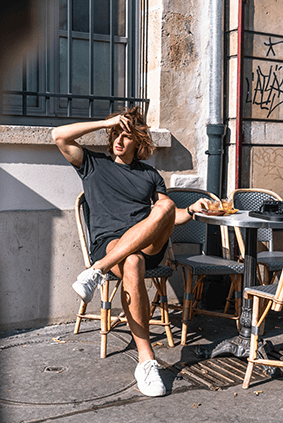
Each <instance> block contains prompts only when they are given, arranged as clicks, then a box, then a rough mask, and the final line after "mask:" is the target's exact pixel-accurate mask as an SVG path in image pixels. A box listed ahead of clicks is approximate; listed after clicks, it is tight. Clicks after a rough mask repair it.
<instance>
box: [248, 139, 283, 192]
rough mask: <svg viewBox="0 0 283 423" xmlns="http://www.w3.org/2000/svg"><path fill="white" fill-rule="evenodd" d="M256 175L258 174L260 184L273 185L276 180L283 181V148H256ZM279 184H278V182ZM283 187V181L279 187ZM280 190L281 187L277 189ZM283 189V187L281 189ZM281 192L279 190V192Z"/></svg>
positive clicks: (254, 159)
mask: <svg viewBox="0 0 283 423" xmlns="http://www.w3.org/2000/svg"><path fill="white" fill-rule="evenodd" d="M253 162H254V172H253V173H254V175H257V179H258V180H259V181H257V182H259V184H258V186H272V185H273V183H274V181H275V182H276V181H277V182H278V181H280V182H281V181H283V152H282V148H280V147H279V148H276V147H267V148H266V147H263V148H261V147H260V148H257V149H254V157H253ZM276 186H277V184H276ZM280 186H281V187H282V183H281V184H280V185H279V187H280ZM276 191H279V189H276ZM280 191H282V189H281V190H280ZM278 193H279V192H278Z"/></svg>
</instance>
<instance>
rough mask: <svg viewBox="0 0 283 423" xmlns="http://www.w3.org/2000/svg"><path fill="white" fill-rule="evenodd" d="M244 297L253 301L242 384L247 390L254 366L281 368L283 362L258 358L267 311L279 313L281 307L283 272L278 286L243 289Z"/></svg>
mask: <svg viewBox="0 0 283 423" xmlns="http://www.w3.org/2000/svg"><path fill="white" fill-rule="evenodd" d="M244 296H245V298H246V299H248V300H253V314H252V328H251V343H250V355H249V358H248V366H247V370H246V374H245V378H244V382H243V388H244V389H247V388H248V387H249V384H250V380H251V377H252V372H253V368H254V365H255V364H257V365H259V366H270V367H283V361H279V360H269V359H266V358H261V357H260V358H259V357H258V338H259V335H260V326H261V324H262V323H263V321H264V319H265V317H266V315H267V313H268V312H269V310H270V309H271V310H273V311H281V310H282V306H283V272H281V276H280V278H279V282H278V284H277V283H276V284H272V285H259V286H252V287H250V288H245V290H244ZM262 300H265V303H266V302H267V304H266V305H265V308H264V309H263V310H262V306H261V303H262Z"/></svg>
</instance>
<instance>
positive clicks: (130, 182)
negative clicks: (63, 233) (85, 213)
mask: <svg viewBox="0 0 283 423" xmlns="http://www.w3.org/2000/svg"><path fill="white" fill-rule="evenodd" d="M83 152H84V156H83V162H82V165H81V167H80V168H79V169H78V168H76V167H75V169H76V170H77V172H78V174H79V176H80V177H81V179H82V182H83V188H84V192H85V198H86V201H87V203H88V205H89V208H90V235H91V240H92V242H94V240H96V241H98V240H99V239H102V238H107V237H109V236H113V235H115V232H117V231H121V230H123V229H129V228H130V227H132V226H133V225H135V224H136V223H138V222H140V221H141V220H143V219H145V218H146V217H147V216H148V215H149V213H150V210H151V204H152V199H153V195H154V193H155V192H159V193H163V194H166V187H165V183H164V180H163V178H162V177H161V176H160V174H159V173H158V172H157V170H155V169H154V168H153V167H152V166H150V165H148V164H145V163H143V162H140V161H138V160H134V161H133V162H132V163H131V164H130V165H127V164H120V163H116V162H114V161H113V159H112V158H111V157H110V156H107V155H106V154H103V153H95V152H93V151H90V150H88V149H86V148H84V149H83Z"/></svg>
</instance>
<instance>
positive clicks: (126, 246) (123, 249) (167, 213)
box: [93, 198, 175, 273]
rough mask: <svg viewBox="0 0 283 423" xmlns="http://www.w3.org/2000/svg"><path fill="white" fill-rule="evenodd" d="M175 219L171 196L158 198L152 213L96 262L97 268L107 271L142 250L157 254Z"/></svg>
mask: <svg viewBox="0 0 283 423" xmlns="http://www.w3.org/2000/svg"><path fill="white" fill-rule="evenodd" d="M174 221H175V204H174V203H173V201H171V200H170V198H165V199H161V200H158V201H157V202H156V203H155V205H154V207H153V209H152V211H151V213H150V215H149V216H148V217H147V218H146V219H144V220H142V221H141V222H139V223H137V224H136V225H134V226H133V227H132V228H130V229H129V230H128V231H127V232H126V233H125V234H124V235H123V236H122V237H121V238H120V239H119V240H118V242H117V243H116V244H115V247H114V248H113V249H112V250H111V251H109V252H108V253H107V254H106V256H105V257H104V258H103V259H101V260H99V261H97V262H96V263H94V265H93V267H94V268H95V269H100V270H101V271H102V272H103V273H107V272H108V271H109V270H110V269H111V268H112V267H113V266H115V265H116V264H118V263H120V262H121V261H123V260H124V259H125V258H126V257H128V256H129V255H130V254H132V253H135V252H137V251H140V250H142V251H143V252H145V253H146V254H150V255H154V254H157V253H158V252H159V251H160V250H161V248H162V247H163V245H164V244H165V242H166V241H167V240H168V239H169V236H170V235H171V233H172V231H173V228H174Z"/></svg>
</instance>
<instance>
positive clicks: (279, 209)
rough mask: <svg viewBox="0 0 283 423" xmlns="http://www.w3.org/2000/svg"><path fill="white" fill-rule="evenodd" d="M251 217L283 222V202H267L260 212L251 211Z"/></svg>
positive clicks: (263, 204)
mask: <svg viewBox="0 0 283 423" xmlns="http://www.w3.org/2000/svg"><path fill="white" fill-rule="evenodd" d="M249 215H250V216H251V217H258V218H260V219H266V220H283V201H269V200H265V201H264V202H263V203H262V205H261V207H260V210H259V211H250V212H249Z"/></svg>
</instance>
